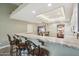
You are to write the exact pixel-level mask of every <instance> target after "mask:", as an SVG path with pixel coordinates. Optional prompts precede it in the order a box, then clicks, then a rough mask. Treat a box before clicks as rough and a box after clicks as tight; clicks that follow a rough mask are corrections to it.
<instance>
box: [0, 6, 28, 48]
mask: <svg viewBox="0 0 79 59" xmlns="http://www.w3.org/2000/svg"><path fill="white" fill-rule="evenodd" d="M14 8H16V6H15V5H11V4H0V47H1V46H3V45H6V44H8V43H7V42H8V39H7V36H6V34H12V33H26V32H27V23H26V22H22V21H17V20H12V19H10V18H9V15H10V13H11V11H12V10H13V9H14Z"/></svg>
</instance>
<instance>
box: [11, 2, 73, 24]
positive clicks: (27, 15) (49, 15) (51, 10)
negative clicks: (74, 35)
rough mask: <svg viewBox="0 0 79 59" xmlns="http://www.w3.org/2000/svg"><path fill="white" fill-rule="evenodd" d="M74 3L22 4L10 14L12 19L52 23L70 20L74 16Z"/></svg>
mask: <svg viewBox="0 0 79 59" xmlns="http://www.w3.org/2000/svg"><path fill="white" fill-rule="evenodd" d="M73 7H74V4H71V3H52V4H51V5H50V6H48V3H29V4H21V5H20V6H19V7H18V8H17V9H16V10H15V11H13V12H12V14H11V15H10V18H11V19H16V20H22V21H26V22H31V23H43V22H45V23H52V22H65V21H69V20H70V19H71V17H72V13H73Z"/></svg>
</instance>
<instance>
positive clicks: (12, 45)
mask: <svg viewBox="0 0 79 59" xmlns="http://www.w3.org/2000/svg"><path fill="white" fill-rule="evenodd" d="M7 36H8V40H9V44H10V55H11V56H13V55H17V49H18V48H17V46H16V41H15V39H13V40H12V38H15V37H11V36H10V35H9V34H7Z"/></svg>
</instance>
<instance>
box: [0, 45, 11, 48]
mask: <svg viewBox="0 0 79 59" xmlns="http://www.w3.org/2000/svg"><path fill="white" fill-rule="evenodd" d="M9 46H10V45H5V46H2V47H0V49H3V48H6V47H9Z"/></svg>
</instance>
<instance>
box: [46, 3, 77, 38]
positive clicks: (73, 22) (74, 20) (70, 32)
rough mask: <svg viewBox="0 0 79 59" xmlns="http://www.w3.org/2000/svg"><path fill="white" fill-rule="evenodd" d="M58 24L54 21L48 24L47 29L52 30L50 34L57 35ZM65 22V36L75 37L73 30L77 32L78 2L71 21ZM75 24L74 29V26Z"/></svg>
mask: <svg viewBox="0 0 79 59" xmlns="http://www.w3.org/2000/svg"><path fill="white" fill-rule="evenodd" d="M57 24H59V23H52V24H49V25H48V26H47V28H48V29H47V30H48V31H49V32H50V36H53V37H56V36H57ZM64 24H65V30H64V35H65V38H67V37H68V38H69V37H72V38H73V37H74V34H73V32H74V31H75V32H77V28H78V27H77V4H75V5H74V9H73V15H72V17H71V21H70V22H68V23H64ZM73 26H74V30H72V27H73Z"/></svg>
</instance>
